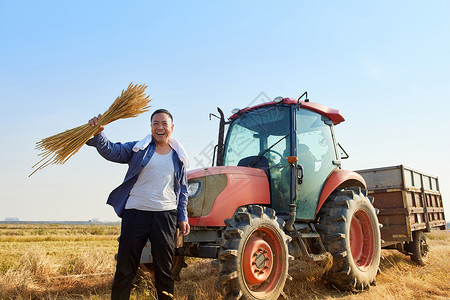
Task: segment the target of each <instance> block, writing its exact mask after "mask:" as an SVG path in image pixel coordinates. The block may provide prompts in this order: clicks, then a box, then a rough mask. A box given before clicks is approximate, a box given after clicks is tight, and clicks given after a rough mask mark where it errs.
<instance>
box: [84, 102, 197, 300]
mask: <svg viewBox="0 0 450 300" xmlns="http://www.w3.org/2000/svg"><path fill="white" fill-rule="evenodd" d="M100 118H101V115H98V117H94V118H92V119H91V120H89V124H90V125H91V126H98V120H99V119H100ZM173 127H174V124H173V117H172V115H171V114H170V112H169V111H167V110H165V109H158V110H156V111H155V112H154V113H153V114H152V116H151V135H148V136H147V137H145V138H144V139H143V140H141V141H137V142H128V143H123V144H122V143H112V142H111V141H109V140H108V139H107V138H106V136H105V134H104V133H103V130H104V127H103V126H99V131H98V132H97V133H96V134H95V135H94V137H93V138H92V139H90V140H89V141H88V142H87V144H88V145H89V146H94V147H96V148H97V151H98V152H99V153H100V155H102V156H103V157H104V158H106V159H107V160H110V161H113V162H117V163H127V164H128V172H127V174H126V176H125V180H124V181H123V183H122V184H121V185H120V186H119V187H117V188H116V189H114V191H112V192H111V194H110V195H109V197H108V201H107V203H108V204H110V205H112V206H113V207H114V210H115V211H116V213H117V214H118V216H119V217H121V218H122V227H121V234H120V239H119V251H118V254H117V266H116V273H115V276H114V282H113V286H112V292H111V299H129V297H130V292H131V288H132V281H133V278H134V277H135V275H136V271H137V268H138V266H139V261H140V257H141V253H142V249H143V247H144V246H145V243H146V241H147V239H150V242H151V250H152V257H153V265H154V269H155V287H156V291H157V295H158V299H160V300H161V299H172V298H173V291H174V280H173V273H172V261H173V255H174V247H175V245H174V240H175V235H176V225H177V223H178V226H179V228H180V234H181V235H182V236H185V235H187V234H189V231H190V227H189V224H188V217H187V210H186V206H187V198H188V196H187V178H186V168H187V167H188V166H189V160H188V157H187V154H186V152H185V150H184V148H183V146H182V145H181V144H180V143H178V141H176V140H175V139H174V138H171V134H172V131H173Z"/></svg>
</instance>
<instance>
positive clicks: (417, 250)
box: [410, 231, 429, 266]
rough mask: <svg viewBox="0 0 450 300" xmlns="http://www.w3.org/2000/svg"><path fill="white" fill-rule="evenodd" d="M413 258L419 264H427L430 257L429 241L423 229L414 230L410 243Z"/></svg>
mask: <svg viewBox="0 0 450 300" xmlns="http://www.w3.org/2000/svg"><path fill="white" fill-rule="evenodd" d="M410 250H411V253H412V254H411V260H412V261H413V262H415V263H416V264H418V265H421V266H423V265H425V263H426V261H427V258H428V251H429V246H428V241H427V237H426V235H425V233H423V232H422V231H413V240H412V242H411V243H410Z"/></svg>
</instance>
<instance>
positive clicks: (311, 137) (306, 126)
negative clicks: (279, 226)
mask: <svg viewBox="0 0 450 300" xmlns="http://www.w3.org/2000/svg"><path fill="white" fill-rule="evenodd" d="M329 124H331V122H330V121H329V119H328V118H327V117H325V116H322V115H320V114H318V113H315V112H312V111H309V110H306V109H300V110H299V111H298V112H297V157H298V163H299V164H300V165H302V167H303V172H304V176H303V183H302V184H300V185H298V190H297V191H298V197H297V199H298V200H299V201H298V204H297V218H299V219H312V218H314V216H315V210H316V208H317V203H318V200H319V196H320V193H321V191H322V187H323V184H324V183H325V181H326V179H327V178H328V175H330V173H331V172H332V171H333V170H334V169H335V168H336V165H334V164H333V160H336V151H335V146H334V141H333V136H332V133H331V126H332V125H329Z"/></svg>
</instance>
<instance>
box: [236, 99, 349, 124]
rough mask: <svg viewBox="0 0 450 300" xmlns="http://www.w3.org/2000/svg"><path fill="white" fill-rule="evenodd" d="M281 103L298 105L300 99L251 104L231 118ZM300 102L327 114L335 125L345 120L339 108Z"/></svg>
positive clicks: (307, 107) (303, 105)
mask: <svg viewBox="0 0 450 300" xmlns="http://www.w3.org/2000/svg"><path fill="white" fill-rule="evenodd" d="M280 103H284V104H288V105H296V104H298V100H297V99H294V98H283V101H281V102H275V101H271V102H266V103H262V104H258V105H255V106H251V107H246V108H243V109H241V110H239V112H238V113H235V114H233V115H232V116H231V117H230V120H233V119H236V118H237V117H238V116H239V115H240V114H242V113H244V112H248V111H252V110H255V109H257V108H261V107H266V106H273V105H277V104H280ZM300 103H301V107H302V108H305V109H309V110H312V111H315V112H317V113H319V114H322V115H325V116H327V117H328V118H330V119H331V121H332V122H333V124H334V125H337V124H339V123H341V122H344V121H345V119H344V117H343V116H342V114H341V112H340V111H339V110H337V109H333V108H329V107H326V106H324V105H322V104H319V103H314V102H304V101H300Z"/></svg>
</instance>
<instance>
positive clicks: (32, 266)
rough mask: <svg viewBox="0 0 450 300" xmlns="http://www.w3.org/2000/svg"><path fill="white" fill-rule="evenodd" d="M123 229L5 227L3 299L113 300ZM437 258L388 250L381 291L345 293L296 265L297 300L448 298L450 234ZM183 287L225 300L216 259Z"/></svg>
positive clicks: (188, 276) (439, 243)
mask: <svg viewBox="0 0 450 300" xmlns="http://www.w3.org/2000/svg"><path fill="white" fill-rule="evenodd" d="M118 235H119V226H102V225H71V226H67V225H51V226H49V225H5V224H3V225H0V299H109V297H110V294H109V293H110V286H111V282H112V278H113V272H114V264H115V261H114V254H115V252H116V249H117V244H118V243H117V240H116V239H117V236H118ZM427 236H428V239H429V243H430V246H431V252H430V254H429V261H428V264H427V265H426V266H424V267H420V266H417V265H415V264H413V263H412V262H411V260H410V258H409V257H408V256H405V255H403V254H401V253H399V252H397V251H393V250H383V258H382V260H381V267H380V269H381V273H380V274H378V276H377V285H376V286H373V287H371V289H370V290H369V291H366V292H363V293H356V294H353V293H342V292H340V291H338V290H336V289H335V288H333V286H330V285H328V284H327V283H326V282H325V281H323V280H322V279H321V272H322V270H321V269H320V268H319V267H318V266H316V265H314V264H307V263H303V262H300V261H294V262H292V264H291V266H290V272H289V273H290V274H291V275H292V277H293V280H292V281H290V282H288V283H287V284H286V288H285V292H286V294H287V296H288V298H289V299H448V298H450V275H449V274H450V232H449V231H433V232H432V233H430V234H428V235H427ZM187 262H188V267H187V268H186V269H183V271H182V272H181V279H182V280H181V282H177V283H176V290H175V294H176V299H183V300H191V299H192V300H196V299H199V300H200V299H201V300H205V299H220V295H219V294H218V292H217V291H216V290H215V288H214V283H215V280H216V278H217V275H218V272H217V271H216V270H215V269H214V268H213V267H212V266H211V260H208V259H195V258H188V259H187ZM153 295H154V291H153V288H152V283H151V282H150V281H149V280H146V279H145V278H141V280H137V281H136V284H135V288H134V290H133V293H132V299H142V298H146V299H152V298H153Z"/></svg>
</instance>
